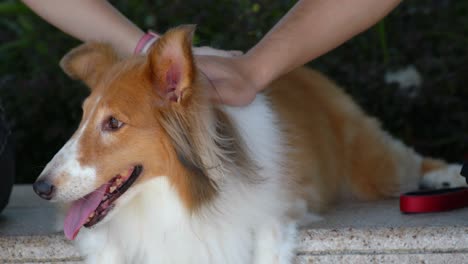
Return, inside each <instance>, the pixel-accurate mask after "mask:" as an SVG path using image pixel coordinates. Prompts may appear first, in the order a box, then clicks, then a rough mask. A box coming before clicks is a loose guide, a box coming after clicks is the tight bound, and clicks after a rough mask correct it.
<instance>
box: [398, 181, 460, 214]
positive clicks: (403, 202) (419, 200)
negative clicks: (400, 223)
mask: <svg viewBox="0 0 468 264" xmlns="http://www.w3.org/2000/svg"><path fill="white" fill-rule="evenodd" d="M466 206H468V188H465V187H460V188H450V189H441V190H434V191H419V192H410V193H405V194H403V195H401V196H400V211H402V212H403V213H430V212H441V211H448V210H453V209H458V208H463V207H466Z"/></svg>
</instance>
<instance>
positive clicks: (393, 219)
mask: <svg viewBox="0 0 468 264" xmlns="http://www.w3.org/2000/svg"><path fill="white" fill-rule="evenodd" d="M10 201H11V202H10V204H9V206H8V207H7V209H6V210H5V211H4V213H3V214H2V215H0V263H54V264H55V263H68V264H69V263H81V258H80V256H79V255H78V253H77V252H76V251H75V249H74V248H73V246H72V244H71V243H70V242H69V241H67V240H66V239H65V238H64V236H63V234H62V233H61V232H59V231H57V230H58V229H57V225H56V221H55V219H54V215H55V209H54V207H53V204H51V203H48V202H46V201H43V200H41V199H40V198H37V197H36V195H34V193H33V191H32V188H31V186H28V185H26V186H21V185H20V186H16V187H15V188H14V191H13V195H12V198H11V200H10ZM299 241H300V242H299V248H298V257H297V263H300V264H304V263H319V264H322V263H333V264H335V263H468V209H462V210H456V211H451V212H444V213H434V214H411V215H405V214H401V213H400V212H399V208H398V200H388V201H380V202H377V203H350V204H346V205H341V206H338V207H337V208H335V209H334V210H332V211H330V212H328V213H326V214H325V215H323V216H322V220H321V221H318V222H314V223H311V224H310V225H308V226H307V227H305V228H302V229H301V232H300V234H299Z"/></svg>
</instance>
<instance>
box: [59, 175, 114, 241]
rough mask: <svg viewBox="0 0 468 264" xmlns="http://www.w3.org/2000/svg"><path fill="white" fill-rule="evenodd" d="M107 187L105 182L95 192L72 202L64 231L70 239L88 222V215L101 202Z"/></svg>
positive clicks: (64, 224)
mask: <svg viewBox="0 0 468 264" xmlns="http://www.w3.org/2000/svg"><path fill="white" fill-rule="evenodd" d="M106 189H107V184H104V185H102V186H101V187H99V189H97V190H95V191H94V192H92V193H90V194H88V195H86V196H85V197H83V198H81V199H78V200H76V201H74V202H73V203H72V205H71V207H70V209H69V210H68V213H67V216H66V217H65V221H64V223H63V231H64V232H65V236H66V237H67V238H68V239H70V240H73V239H75V237H76V235H78V232H79V231H80V228H81V227H82V226H83V225H84V224H85V223H86V220H87V219H88V216H89V215H90V214H91V213H92V212H94V210H96V208H97V207H98V206H99V204H100V203H101V201H102V199H103V198H104V195H105V193H106Z"/></svg>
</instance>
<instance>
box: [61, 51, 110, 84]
mask: <svg viewBox="0 0 468 264" xmlns="http://www.w3.org/2000/svg"><path fill="white" fill-rule="evenodd" d="M117 61H118V56H117V54H116V53H115V51H114V49H113V48H112V47H111V46H110V45H108V44H102V43H95V42H90V43H85V44H82V45H80V46H78V47H76V48H74V49H72V50H71V51H70V52H68V53H67V54H66V55H65V56H64V57H63V58H62V60H61V61H60V67H62V69H63V71H64V72H65V73H66V74H68V76H70V77H71V78H72V79H78V80H81V81H83V82H84V83H86V84H87V85H88V86H89V87H90V88H93V87H94V86H95V85H96V83H97V81H98V80H99V79H100V78H101V76H102V74H103V73H104V72H105V71H106V69H108V68H109V67H110V66H112V65H113V64H114V63H116V62H117Z"/></svg>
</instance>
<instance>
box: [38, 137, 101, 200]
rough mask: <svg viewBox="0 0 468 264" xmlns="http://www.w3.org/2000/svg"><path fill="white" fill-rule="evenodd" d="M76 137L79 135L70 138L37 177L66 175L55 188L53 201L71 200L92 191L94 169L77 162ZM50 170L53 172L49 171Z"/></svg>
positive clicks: (52, 178)
mask: <svg viewBox="0 0 468 264" xmlns="http://www.w3.org/2000/svg"><path fill="white" fill-rule="evenodd" d="M78 139H79V136H78V137H73V138H71V139H70V140H69V141H68V142H67V144H65V146H63V147H62V149H60V151H59V152H58V153H57V154H56V155H55V156H54V158H53V159H52V160H51V161H50V162H49V163H48V164H47V166H46V167H45V169H44V172H43V173H42V174H41V176H40V177H39V178H40V179H41V178H48V180H51V181H53V180H54V179H55V178H56V177H63V176H64V175H66V177H67V180H66V181H64V182H63V184H62V185H61V186H60V188H57V189H56V193H55V195H54V198H53V201H61V202H71V201H74V200H77V199H79V198H81V197H83V196H85V195H86V194H88V193H90V192H92V191H94V187H93V186H94V181H95V180H96V169H95V168H92V167H89V166H82V165H81V164H80V163H79V162H78V158H77V157H78V151H79V149H78V143H77V141H78ZM52 170H53V171H54V173H49V172H51V171H52Z"/></svg>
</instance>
